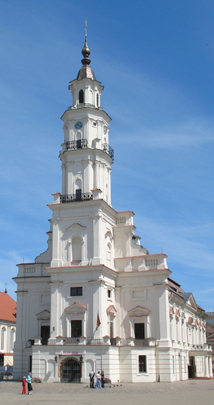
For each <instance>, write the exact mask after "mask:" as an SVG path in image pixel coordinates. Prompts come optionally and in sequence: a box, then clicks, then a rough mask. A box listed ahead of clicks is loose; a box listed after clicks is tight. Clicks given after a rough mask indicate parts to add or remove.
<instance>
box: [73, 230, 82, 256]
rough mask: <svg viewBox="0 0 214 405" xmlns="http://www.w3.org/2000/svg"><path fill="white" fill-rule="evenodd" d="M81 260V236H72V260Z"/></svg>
mask: <svg viewBox="0 0 214 405" xmlns="http://www.w3.org/2000/svg"><path fill="white" fill-rule="evenodd" d="M81 260H82V238H81V237H79V236H74V238H73V239H72V262H81Z"/></svg>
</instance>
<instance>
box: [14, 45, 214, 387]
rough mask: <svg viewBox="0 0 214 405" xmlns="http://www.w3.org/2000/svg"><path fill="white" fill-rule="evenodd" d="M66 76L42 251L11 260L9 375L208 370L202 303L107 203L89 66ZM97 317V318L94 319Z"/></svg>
mask: <svg viewBox="0 0 214 405" xmlns="http://www.w3.org/2000/svg"><path fill="white" fill-rule="evenodd" d="M82 54H83V59H82V67H81V69H80V71H79V72H78V75H77V79H75V80H73V81H72V82H70V86H69V89H70V90H71V94H72V97H73V105H72V107H69V108H68V109H67V110H66V111H65V112H64V114H63V115H62V121H63V122H64V127H63V130H64V141H63V143H62V149H61V151H60V156H59V157H60V159H61V161H62V193H61V194H60V193H55V194H53V203H52V204H49V208H50V210H51V211H52V218H51V220H50V231H49V232H48V250H47V251H46V252H44V253H42V254H41V255H40V256H38V257H36V259H35V263H28V264H20V265H19V266H18V267H19V271H18V275H17V277H16V278H15V281H16V282H17V309H18V311H17V341H16V343H15V367H14V378H20V377H21V376H22V375H23V373H25V372H26V371H27V370H31V369H32V373H33V376H34V377H40V378H41V379H42V380H44V381H49V382H52V381H71V382H72V381H74V382H76V381H80V379H81V381H85V382H86V381H88V380H89V378H88V375H89V372H90V371H91V369H94V370H96V371H97V370H104V371H105V375H106V377H108V378H110V379H111V380H112V381H117V380H120V381H130V382H143V381H176V380H185V379H187V378H188V371H189V374H190V376H191V375H192V376H194V375H196V376H200V377H202V376H211V374H212V366H211V350H210V349H209V347H208V346H207V344H206V332H205V321H204V311H203V309H201V308H200V307H199V306H197V304H196V303H195V300H194V297H193V296H192V294H186V293H185V292H184V291H183V290H182V289H181V288H180V286H179V285H178V284H177V283H175V282H174V281H173V280H171V279H170V274H171V271H170V270H169V269H168V267H167V256H166V255H165V254H149V253H148V251H147V250H146V249H145V248H143V247H142V246H141V245H140V237H139V236H136V235H135V226H134V223H133V217H134V213H133V212H132V211H124V212H116V211H115V210H114V209H113V208H112V206H111V171H112V169H111V166H112V163H113V158H114V154H113V150H112V148H111V147H110V146H109V123H110V121H111V119H110V117H109V116H108V114H107V113H106V112H105V111H103V109H102V108H101V106H100V105H101V93H102V90H103V86H102V85H101V84H100V82H98V81H97V80H96V79H95V75H94V72H93V71H92V69H91V67H90V66H89V65H90V59H89V55H90V51H89V48H88V45H87V37H86V38H85V45H84V48H83V50H82ZM100 322H101V323H100Z"/></svg>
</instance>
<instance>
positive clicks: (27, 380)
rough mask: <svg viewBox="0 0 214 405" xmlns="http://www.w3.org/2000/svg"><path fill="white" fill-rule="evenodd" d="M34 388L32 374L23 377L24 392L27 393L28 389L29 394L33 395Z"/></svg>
mask: <svg viewBox="0 0 214 405" xmlns="http://www.w3.org/2000/svg"><path fill="white" fill-rule="evenodd" d="M26 387H27V389H26ZM32 390H33V388H32V375H31V374H30V373H29V374H28V376H27V378H26V377H25V376H24V377H23V378H22V394H27V391H28V395H32Z"/></svg>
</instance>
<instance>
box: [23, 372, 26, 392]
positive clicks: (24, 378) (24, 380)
mask: <svg viewBox="0 0 214 405" xmlns="http://www.w3.org/2000/svg"><path fill="white" fill-rule="evenodd" d="M22 394H26V377H25V376H24V377H23V378H22Z"/></svg>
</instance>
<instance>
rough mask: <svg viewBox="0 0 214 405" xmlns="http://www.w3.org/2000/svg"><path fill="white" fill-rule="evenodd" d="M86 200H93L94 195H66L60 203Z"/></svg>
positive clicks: (61, 198) (61, 197) (62, 196)
mask: <svg viewBox="0 0 214 405" xmlns="http://www.w3.org/2000/svg"><path fill="white" fill-rule="evenodd" d="M86 200H93V194H92V193H90V192H88V193H76V194H64V195H61V196H60V202H61V203H66V202H73V201H86Z"/></svg>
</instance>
